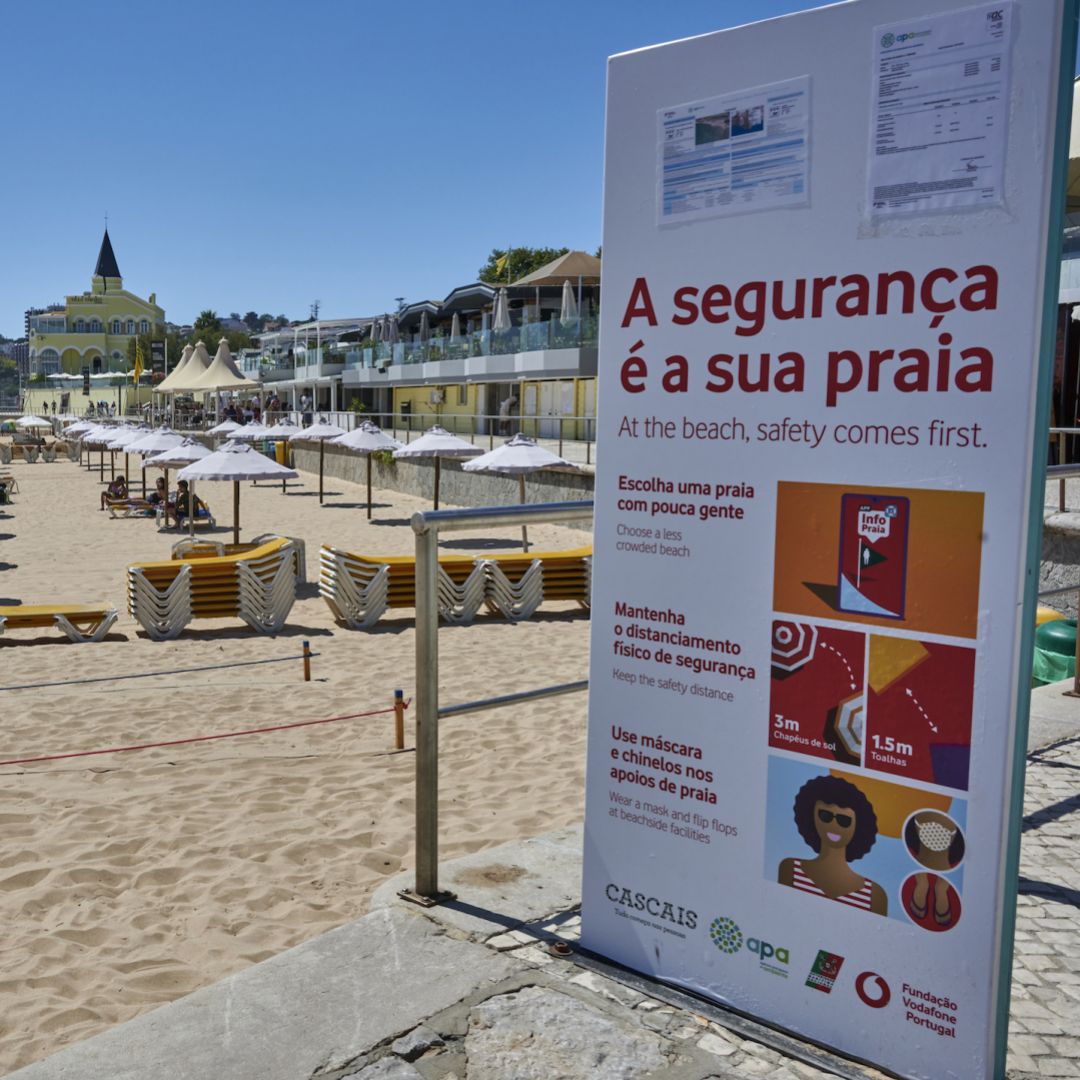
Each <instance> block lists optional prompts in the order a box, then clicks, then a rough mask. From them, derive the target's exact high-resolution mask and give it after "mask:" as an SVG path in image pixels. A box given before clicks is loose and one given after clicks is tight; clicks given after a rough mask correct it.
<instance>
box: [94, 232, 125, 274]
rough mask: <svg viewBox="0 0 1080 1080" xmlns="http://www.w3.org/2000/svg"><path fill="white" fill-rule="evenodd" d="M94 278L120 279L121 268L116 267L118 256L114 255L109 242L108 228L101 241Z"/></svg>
mask: <svg viewBox="0 0 1080 1080" xmlns="http://www.w3.org/2000/svg"><path fill="white" fill-rule="evenodd" d="M94 277H102V278H118V277H120V267H119V266H117V265H116V256H115V255H114V254H113V249H112V243H111V242H110V241H109V230H108V227H106V229H105V236H104V237H103V239H102V241H101V250H100V251H99V252H98V257H97V266H95V267H94Z"/></svg>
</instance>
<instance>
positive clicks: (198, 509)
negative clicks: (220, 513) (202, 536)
mask: <svg viewBox="0 0 1080 1080" xmlns="http://www.w3.org/2000/svg"><path fill="white" fill-rule="evenodd" d="M194 500H195V501H194V507H195V517H196V518H199V517H208V516H209V514H210V511H209V510H208V509H207V508H206V503H204V502H203V501H202V499H200V498H199V496H198V495H196V496H194ZM191 503H192V495H191V493H190V491H188V482H187V481H186V480H181V481H180V482H179V483H178V484H177V485H176V524H177V525H182V524H183V521H184V518H186V517H187V515H188V513H189V511H188V507H189V505H191Z"/></svg>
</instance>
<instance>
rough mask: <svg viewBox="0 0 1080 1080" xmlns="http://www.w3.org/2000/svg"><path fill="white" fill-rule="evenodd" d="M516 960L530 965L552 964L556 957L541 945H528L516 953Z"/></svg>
mask: <svg viewBox="0 0 1080 1080" xmlns="http://www.w3.org/2000/svg"><path fill="white" fill-rule="evenodd" d="M514 959H515V960H524V961H525V962H526V963H529V964H540V965H544V964H550V963H551V962H552V960H553V959H554V957H553V956H552V955H551V953H549V952H548V951H547V950H546V949H543V948H541V947H540V946H539V945H526V946H525V947H524V948H521V949H518V951H517V952H516V953H514Z"/></svg>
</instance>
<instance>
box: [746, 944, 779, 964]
mask: <svg viewBox="0 0 1080 1080" xmlns="http://www.w3.org/2000/svg"><path fill="white" fill-rule="evenodd" d="M746 947H747V948H748V949H749V950H750V951H751V952H752V953H757V956H758V959H759V960H760V961H761V966H762V967H765V966H766V962H767V961H769V960H772V959H773V957H775V958H776V961H777V963H779V964H786V963H787V962H788V959H789V954H788V950H787V949H785V948H784V947H783V946H782V945H773V944H772V943H771V942H768V941H759V940H758V939H757V938H747V940H746Z"/></svg>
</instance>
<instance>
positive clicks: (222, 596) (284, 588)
mask: <svg viewBox="0 0 1080 1080" xmlns="http://www.w3.org/2000/svg"><path fill="white" fill-rule="evenodd" d="M297 565H298V562H297V550H296V545H295V543H294V542H293V541H292V540H290V539H288V538H287V537H276V538H274V539H273V540H269V541H267V542H266V543H264V544H260V545H259V546H258V547H255V548H252V549H251V550H249V551H242V552H235V553H233V554H231V555H215V556H210V557H204V556H197V557H194V558H179V559H168V560H164V561H162V562H148V563H136V564H134V565H133V566H129V567H128V611H129V612H130V613H131V615H132V617H133V618H134V619H135V620H136V621H137V622H139V623H140V624H141V625H142V627H143V629H144V630H146V632H147V634H149V635H150V637H152V638H154V639H155V640H158V641H163V640H166V639H168V638H174V637H176V636H177V635H178V634H179V633H180V632H181V631H182V630H183V629H184V627H185V626H187V625H188V624H189V623H190V622H191V621H192V619H222V618H239V619H242V620H243V621H244V622H246V623H247V624H248V626H250V627H251V628H252V629H253V630H258V631H259V632H260V633H264V634H272V633H276V632H277V631H278V630H280V629H281V628H282V627H283V626H284V625H285V619H286V618H287V617H288V614H289V611H290V610H291V608H292V605H293V601H294V600H295V599H296V583H297V578H298V575H297Z"/></svg>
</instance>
